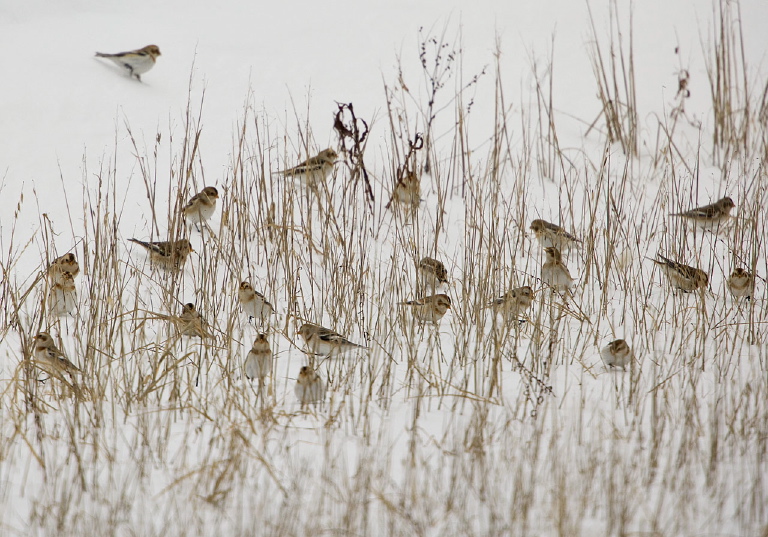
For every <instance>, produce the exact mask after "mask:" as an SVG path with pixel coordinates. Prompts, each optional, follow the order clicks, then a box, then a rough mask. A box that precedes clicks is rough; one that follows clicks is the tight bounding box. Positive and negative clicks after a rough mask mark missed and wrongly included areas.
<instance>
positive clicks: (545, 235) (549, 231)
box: [530, 219, 581, 252]
mask: <svg viewBox="0 0 768 537" xmlns="http://www.w3.org/2000/svg"><path fill="white" fill-rule="evenodd" d="M530 229H531V231H533V234H534V235H535V236H536V239H538V241H539V244H540V245H541V247H542V248H550V247H553V248H557V249H558V250H560V251H561V252H564V251H565V250H567V249H568V248H570V247H572V246H577V245H578V244H579V243H580V242H581V240H579V239H578V238H577V237H576V236H575V235H572V234H570V233H568V232H567V231H566V230H565V229H563V228H561V227H560V226H558V225H557V224H553V223H551V222H547V221H546V220H541V219H536V220H534V221H533V222H531V227H530Z"/></svg>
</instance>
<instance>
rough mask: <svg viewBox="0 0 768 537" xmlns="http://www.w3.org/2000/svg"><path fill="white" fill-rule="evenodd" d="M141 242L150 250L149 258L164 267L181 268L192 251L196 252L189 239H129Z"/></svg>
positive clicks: (137, 242)
mask: <svg viewBox="0 0 768 537" xmlns="http://www.w3.org/2000/svg"><path fill="white" fill-rule="evenodd" d="M128 240H129V241H131V242H135V243H136V244H140V245H141V246H143V247H144V248H146V249H147V251H148V252H149V259H150V261H152V262H153V263H155V264H156V265H158V266H160V267H163V268H168V269H170V268H180V267H181V266H182V265H183V264H184V262H185V261H186V260H187V256H188V255H189V253H190V252H194V250H193V249H192V245H191V244H190V243H189V241H188V240H187V239H180V240H178V241H161V242H144V241H140V240H138V239H128Z"/></svg>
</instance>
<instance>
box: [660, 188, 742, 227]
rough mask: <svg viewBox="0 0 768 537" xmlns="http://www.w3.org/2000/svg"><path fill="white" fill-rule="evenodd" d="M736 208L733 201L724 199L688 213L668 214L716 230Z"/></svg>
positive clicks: (727, 198)
mask: <svg viewBox="0 0 768 537" xmlns="http://www.w3.org/2000/svg"><path fill="white" fill-rule="evenodd" d="M734 207H736V204H735V203H733V200H732V199H731V198H729V197H727V196H726V197H724V198H722V199H719V200H717V201H716V202H715V203H711V204H709V205H704V206H703V207H696V208H695V209H691V210H690V211H685V212H682V213H670V216H677V217H680V218H683V219H685V220H688V221H690V222H693V223H694V224H696V225H698V226H699V227H701V228H703V229H707V230H710V231H711V230H713V229H716V228H718V227H720V226H722V225H724V224H725V223H726V222H728V220H729V219H730V218H731V210H732V209H733V208H734Z"/></svg>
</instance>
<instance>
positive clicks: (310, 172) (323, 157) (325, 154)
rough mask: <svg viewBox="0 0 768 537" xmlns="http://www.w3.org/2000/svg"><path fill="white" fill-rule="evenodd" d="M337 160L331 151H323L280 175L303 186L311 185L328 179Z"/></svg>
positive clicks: (336, 156)
mask: <svg viewBox="0 0 768 537" xmlns="http://www.w3.org/2000/svg"><path fill="white" fill-rule="evenodd" d="M337 158H339V155H338V154H337V153H336V151H334V150H333V149H331V148H328V149H323V150H322V151H320V153H318V154H317V155H315V156H314V157H310V158H308V159H307V160H305V161H304V162H302V163H301V164H298V165H297V166H294V167H293V168H289V169H287V170H284V171H282V172H280V173H281V174H282V175H283V176H284V177H295V178H297V179H299V180H300V181H301V182H302V183H304V184H305V185H312V184H314V183H316V182H318V181H323V180H324V179H325V178H326V177H328V174H329V173H330V172H331V170H332V169H333V165H334V163H335V162H336V159H337Z"/></svg>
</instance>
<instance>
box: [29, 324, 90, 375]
mask: <svg viewBox="0 0 768 537" xmlns="http://www.w3.org/2000/svg"><path fill="white" fill-rule="evenodd" d="M34 342H35V352H34V356H35V362H37V363H38V364H40V365H41V366H42V368H43V369H45V370H46V371H48V372H49V373H51V374H55V375H57V374H61V373H67V374H69V375H70V376H72V377H74V376H75V375H79V374H81V373H82V371H81V370H80V368H79V367H77V366H76V365H75V364H73V363H72V362H70V361H69V360H67V357H66V356H65V355H64V353H63V352H61V351H60V350H59V349H58V348H57V347H56V342H55V341H54V340H53V338H52V337H51V335H50V334H49V333H47V332H40V333H39V334H37V335H36V336H35V337H34Z"/></svg>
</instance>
